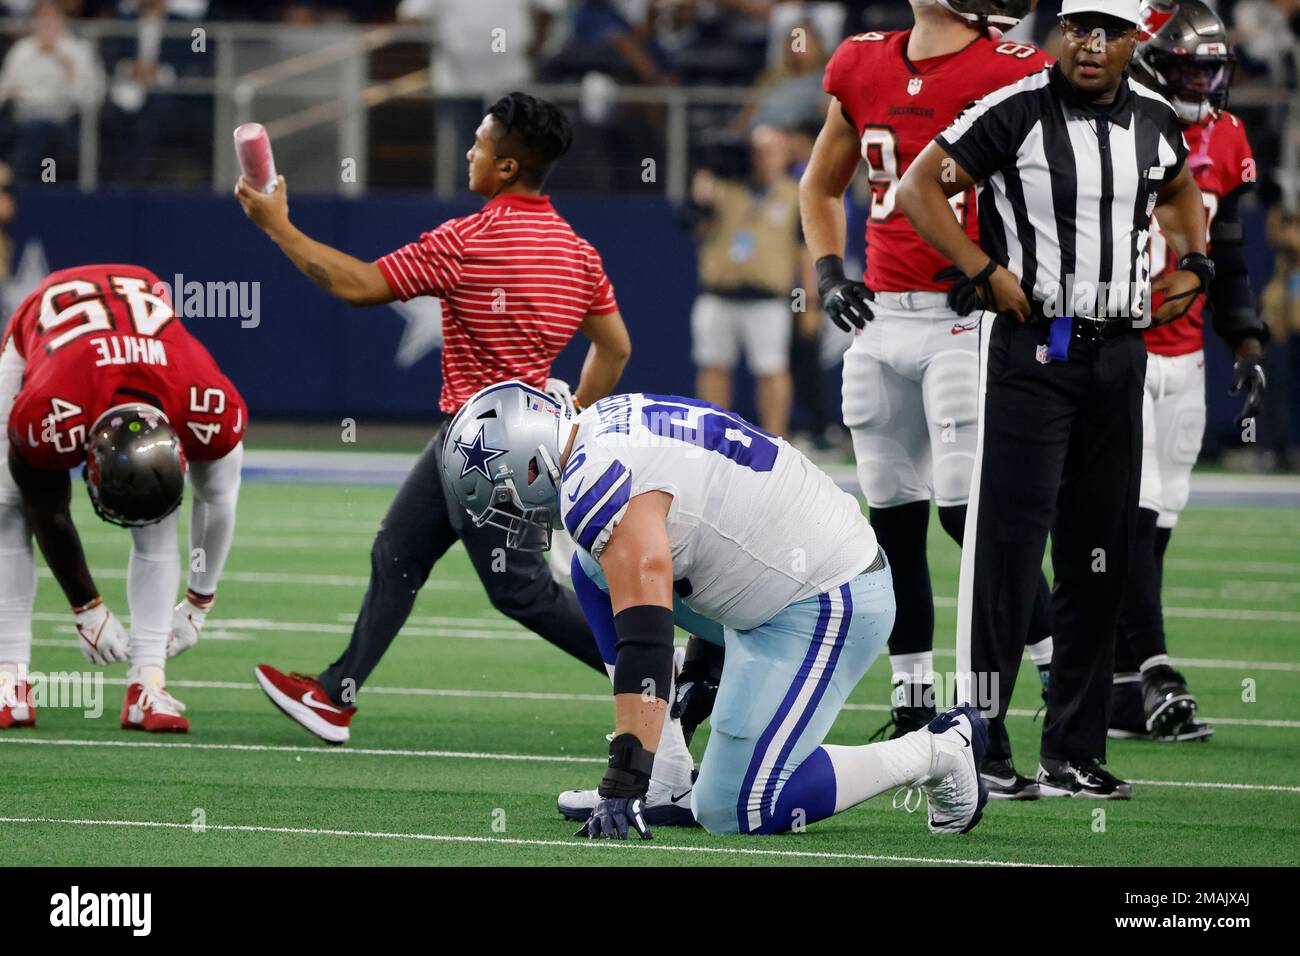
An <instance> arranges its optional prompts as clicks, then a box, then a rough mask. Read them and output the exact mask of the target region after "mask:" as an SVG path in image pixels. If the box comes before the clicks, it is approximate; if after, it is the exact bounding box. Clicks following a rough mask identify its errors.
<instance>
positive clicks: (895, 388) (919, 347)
mask: <svg viewBox="0 0 1300 956" xmlns="http://www.w3.org/2000/svg"><path fill="white" fill-rule="evenodd" d="M912 9H913V14H914V15H915V19H916V25H915V26H914V27H913V29H911V30H906V31H900V32H890V33H862V34H859V35H857V36H853V37H849V38H848V39H847V40H845V41H844V43H843V44H841V45H840V47H839V49H838V50H836V52H835V55H834V56H833V57H832V58H831V61H830V63H829V64H828V65H827V67H826V76H825V81H824V84H823V85H824V87H825V89H826V91H827V92H828V93H830V94H831V96H832V97H833V99H832V101H831V105H830V110H829V112H828V114H827V117H826V123H825V125H824V126H823V127H822V130H821V133H820V134H819V135H818V138H817V143H816V146H815V147H814V149H813V154H812V159H811V161H810V162H809V165H808V170H807V172H806V173H805V174H804V177H803V181H802V183H801V184H800V199H801V206H802V209H803V227H804V235H805V236H806V237H807V243H808V249H809V251H810V252H811V253H812V255H813V258H814V259H815V260H817V274H818V286H819V292H820V294H821V297H822V302H823V308H824V309H825V310H826V312H827V314H828V316H829V317H830V318H831V319H832V320H833V321H836V322H837V324H839V325H840V327H841V328H843V329H844V330H845V331H848V330H849V324H850V323H851V324H852V325H855V326H857V328H858V330H859V331H858V332H857V333H856V334H855V338H854V340H853V344H852V345H851V346H850V347H849V350H848V351H847V352H846V353H845V356H844V393H843V399H844V424H845V425H846V426H847V427H848V428H849V430H850V432H851V433H852V436H853V448H854V454H855V456H856V458H857V461H858V480H859V482H860V483H861V485H862V490H863V493H864V494H865V496H866V498H867V504H868V505H869V506H870V509H871V524H872V526H873V527H874V528H875V531H876V534H877V535H878V536H879V538H880V542H881V545H882V547H883V548H884V549H885V553H886V554H888V555H889V560H890V564H891V566H892V568H893V576H894V593H895V599H896V601H897V606H898V612H897V617H896V620H895V624H894V630H893V633H892V634H891V636H890V639H889V650H890V664H891V672H892V680H893V683H894V708H893V712H892V719H893V724H894V727H895V736H899V735H901V734H903V733H906V732H908V731H911V730H915V729H917V728H918V727H921V726H924V724H925V723H926V722H927V721H928V720H930V719H931V718H932V717H933V716H934V714H935V708H934V689H933V683H934V676H933V647H934V601H933V597H932V594H931V588H930V571H929V567H928V565H927V562H926V534H927V528H928V524H929V520H930V500H931V498H932V497H933V499H934V501H935V503H936V504H937V505H938V508H939V518H940V521H941V522H942V524H943V527H944V529H945V530H946V531H947V532H948V533H949V534H950V535H951V536H952V537H953V538H954V539H955V540H956V541H957V542H958V543H960V542H961V539H962V534H963V529H964V527H965V520H966V519H965V514H966V501H967V498H968V496H969V492H970V484H971V469H972V466H973V463H974V454H975V442H976V419H977V415H978V375H979V339H978V334H977V332H976V331H975V329H976V327H977V325H978V316H971V317H969V318H967V317H965V316H964V315H963V314H961V313H960V312H958V311H954V308H953V303H950V301H949V297H948V295H947V291H948V289H949V288H950V286H951V284H952V283H951V280H949V279H948V278H946V277H945V276H943V275H942V273H943V272H944V271H945V270H946V269H948V268H950V266H951V263H949V262H947V261H946V260H945V259H943V257H942V256H940V255H939V254H938V253H937V252H936V251H935V250H934V249H932V248H930V247H929V246H928V245H926V244H925V242H923V241H922V240H921V238H920V237H919V236H918V235H917V234H916V231H915V230H914V229H913V228H912V225H911V223H910V222H908V220H907V217H905V216H904V215H903V214H902V213H901V212H899V211H898V210H896V209H895V208H894V197H895V194H896V191H897V189H898V182H899V180H900V179H901V178H902V176H903V173H904V172H906V170H907V168H908V167H909V166H910V165H911V163H912V161H913V160H914V159H915V158H916V157H917V155H918V154H919V153H920V152H921V151H922V150H923V149H924V148H925V147H926V146H927V145H928V144H929V143H930V141H931V140H932V139H934V137H935V136H937V135H938V134H939V133H941V132H942V131H943V130H944V128H945V127H946V126H947V125H948V124H949V123H951V122H952V120H953V119H955V118H956V116H957V115H958V114H959V113H960V112H961V111H962V110H963V109H965V108H966V106H967V105H969V104H970V103H972V102H974V101H975V100H978V99H980V98H981V97H983V96H984V95H985V94H987V93H990V92H992V91H993V90H996V89H998V88H1000V87H1003V86H1006V85H1008V84H1011V83H1014V82H1017V81H1018V80H1020V79H1023V78H1024V77H1025V76H1028V75H1029V74H1031V73H1035V72H1037V71H1039V70H1042V69H1044V68H1045V67H1047V66H1049V65H1050V64H1051V62H1052V61H1051V59H1050V58H1049V57H1048V56H1047V55H1046V54H1044V53H1043V52H1042V51H1040V50H1038V49H1037V48H1035V47H1033V46H1028V45H1025V44H1022V43H1013V42H1010V41H1004V40H1002V39H1001V38H1000V34H998V33H997V32H996V30H995V28H997V27H1003V28H1005V27H1008V26H1011V25H1014V24H1015V23H1016V22H1017V21H1018V20H1019V19H1020V18H1021V17H1023V16H1024V15H1025V14H1027V13H1028V12H1029V10H1030V9H1032V3H1031V0H1019V2H1017V0H912ZM860 160H864V161H865V162H866V163H867V167H868V181H869V183H870V186H871V193H872V203H871V212H870V216H869V218H868V221H867V268H866V281H865V286H864V285H863V284H862V283H856V282H852V281H850V280H849V279H848V278H847V277H846V276H845V274H844V263H843V260H842V258H841V256H842V254H843V251H844V241H845V235H844V233H845V220H844V212H843V195H844V192H845V190H846V189H847V188H848V185H849V182H850V180H852V178H853V176H854V174H855V173H856V171H857V168H858V162H859V161H860ZM953 204H954V206H955V207H956V208H957V210H958V211H959V213H960V215H961V217H962V221H963V223H964V225H965V228H966V230H967V231H968V233H969V235H970V236H971V237H972V238H976V237H977V235H978V226H977V223H976V205H975V198H974V194H973V192H972V193H970V194H967V195H959V196H956V197H954V200H953ZM868 302H869V304H868ZM962 311H964V312H969V311H970V309H969V308H964V309H963V310H962ZM868 319H869V320H871V321H865V320H868ZM1047 599H1048V593H1047V584H1046V581H1040V584H1039V600H1038V602H1037V604H1036V607H1035V615H1034V622H1033V625H1032V629H1031V633H1030V638H1031V640H1032V641H1033V642H1034V646H1033V647H1032V648H1031V654H1032V656H1033V657H1034V660H1035V663H1037V664H1039V665H1040V670H1042V669H1043V668H1044V667H1045V665H1046V664H1047V662H1048V660H1049V659H1050V655H1051V642H1050V640H1048V637H1049V635H1050V624H1049V623H1048V610H1047V606H1048V604H1047ZM1005 737H1006V735H1005V732H1004V731H1002V732H1001V733H1000V735H995V736H994V737H993V738H992V739H991V740H990V744H991V749H990V755H991V756H990V762H989V763H988V764H986V770H988V771H989V772H988V773H986V775H985V780H986V782H987V783H988V785H989V788H990V793H991V795H992V796H995V797H1007V796H1017V797H1024V798H1027V797H1032V796H1035V795H1036V791H1035V789H1034V787H1033V784H1032V781H1030V780H1028V779H1026V778H1024V777H1020V776H1018V775H1017V774H1016V773H1015V772H1014V768H1013V767H1012V766H1011V763H1010V749H1009V743H1008V742H1007V741H1006V739H1005Z"/></svg>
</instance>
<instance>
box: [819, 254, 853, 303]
mask: <svg viewBox="0 0 1300 956" xmlns="http://www.w3.org/2000/svg"><path fill="white" fill-rule="evenodd" d="M816 269H817V294H818V295H825V294H826V290H827V288H828V287H830V286H831V285H834V284H835V283H836V282H842V281H844V280H845V279H847V278H848V276H846V275H845V274H844V260H843V259H842V258H840V257H839V256H837V255H833V254H832V255H829V256H822V257H821V258H820V259H818V260H817V263H816Z"/></svg>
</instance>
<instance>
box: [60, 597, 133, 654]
mask: <svg viewBox="0 0 1300 956" xmlns="http://www.w3.org/2000/svg"><path fill="white" fill-rule="evenodd" d="M73 614H74V615H75V617H76V619H77V637H78V641H77V643H78V644H80V645H81V653H82V654H84V655H85V656H86V660H88V661H90V663H92V664H99V665H100V666H101V667H102V666H104V665H107V664H112V663H113V662H114V661H124V660H126V652H127V647H128V645H129V644H130V643H131V638H130V637H129V635H128V634H127V633H126V628H124V627H123V626H122V622H121V621H119V620H118V619H117V618H115V617H114V616H113V612H112V611H110V610H109V609H108V605H106V604H105V603H104V602H103V601H102V600H101V599H99V598H95V600H94V601H93V602H91V604H90V605H89V606H87V607H84V608H82V609H81V610H80V611H74V612H73Z"/></svg>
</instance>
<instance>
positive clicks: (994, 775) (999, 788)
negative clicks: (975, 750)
mask: <svg viewBox="0 0 1300 956" xmlns="http://www.w3.org/2000/svg"><path fill="white" fill-rule="evenodd" d="M980 779H981V780H983V781H984V785H985V786H987V787H988V788H989V799H990V800H1037V799H1038V797H1039V793H1038V784H1037V783H1035V782H1034V781H1033V780H1031V779H1029V778H1028V777H1022V776H1021V775H1020V774H1018V773H1016V768H1015V765H1014V764H1012V763H1011V761H1010V760H1001V759H988V760H985V761H984V766H983V767H981V768H980Z"/></svg>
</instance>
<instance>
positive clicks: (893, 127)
mask: <svg viewBox="0 0 1300 956" xmlns="http://www.w3.org/2000/svg"><path fill="white" fill-rule="evenodd" d="M911 32H912V31H910V30H902V31H894V32H888V33H859V34H858V35H857V36H851V37H849V38H848V39H847V40H845V41H844V42H843V43H841V44H840V47H839V49H837V50H836V51H835V55H834V56H832V57H831V60H830V62H829V63H828V64H826V75H825V78H824V79H823V81H822V86H823V87H824V88H825V90H826V92H827V93H829V94H831V95H832V96H834V97H835V98H836V99H837V100H839V101H840V103H841V104H842V105H843V107H844V111H845V113H847V114H848V116H849V118H850V119H851V120H852V122H853V124H854V125H855V126H856V127H857V130H858V135H859V136H860V137H861V139H862V158H863V159H864V160H865V161H866V163H867V166H868V167H869V169H870V177H869V181H870V184H871V195H872V203H871V214H870V216H869V217H868V219H867V278H866V281H867V286H868V287H870V288H871V289H873V290H876V291H880V292H911V291H931V292H933V291H938V290H941V289H946V288H947V287H948V286H949V285H950V283H947V282H935V281H934V276H935V274H936V273H938V272H941V271H942V270H944V269H946V268H948V266H950V265H951V264H952V263H950V262H948V261H947V260H946V259H944V258H943V257H942V256H941V255H939V253H937V252H935V250H934V249H932V248H930V247H929V246H928V245H926V244H925V242H923V241H922V240H921V237H920V236H918V235H917V234H916V230H915V229H913V228H912V224H911V223H910V222H908V220H907V217H906V216H904V215H903V214H902V213H901V212H899V211H898V210H896V209H895V208H894V195H895V193H896V192H897V190H898V181H899V180H900V179H901V178H902V177H903V174H904V173H905V172H907V167H908V166H910V165H911V164H912V160H914V159H916V157H917V156H918V155H920V153H921V151H922V150H923V149H925V147H926V146H928V145H929V144H930V141H931V140H932V139H934V138H935V137H936V136H938V135H939V134H940V133H942V132H943V131H944V130H945V129H947V128H948V125H949V124H950V123H952V121H953V120H954V119H956V118H957V115H958V114H959V113H960V112H961V111H962V110H964V109H965V108H966V107H967V106H969V105H970V104H971V103H973V102H975V101H976V100H978V99H980V98H982V97H984V96H985V95H987V94H989V93H992V92H993V91H994V90H997V89H1001V88H1002V87H1004V86H1008V85H1010V84H1012V83H1015V82H1017V81H1018V80H1021V79H1023V78H1024V77H1026V76H1028V75H1029V74H1031V73H1037V72H1038V71H1039V70H1041V69H1043V68H1045V67H1048V66H1050V65H1051V64H1052V58H1051V57H1049V56H1048V55H1047V54H1046V53H1044V52H1042V51H1041V50H1039V49H1038V48H1037V47H1034V46H1028V45H1026V44H1023V43H1012V42H1009V41H1003V40H987V39H983V38H980V39H977V40H973V41H972V42H971V43H970V44H969V45H968V46H966V47H965V48H964V49H962V50H959V51H958V52H956V53H953V54H950V55H948V56H943V57H934V58H933V59H929V60H922V61H921V62H920V63H913V62H912V61H911V60H909V59H908V58H907V40H908V37H909V36H911ZM952 203H953V208H954V209H955V210H956V211H957V215H958V217H959V218H960V219H961V221H962V225H963V226H964V227H965V229H966V234H967V235H968V236H970V237H971V239H972V240H974V241H976V242H978V241H979V227H978V224H977V222H976V212H975V194H974V191H973V190H971V191H969V192H967V193H964V194H961V195H958V196H954V197H953V200H952Z"/></svg>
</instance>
